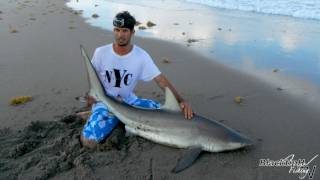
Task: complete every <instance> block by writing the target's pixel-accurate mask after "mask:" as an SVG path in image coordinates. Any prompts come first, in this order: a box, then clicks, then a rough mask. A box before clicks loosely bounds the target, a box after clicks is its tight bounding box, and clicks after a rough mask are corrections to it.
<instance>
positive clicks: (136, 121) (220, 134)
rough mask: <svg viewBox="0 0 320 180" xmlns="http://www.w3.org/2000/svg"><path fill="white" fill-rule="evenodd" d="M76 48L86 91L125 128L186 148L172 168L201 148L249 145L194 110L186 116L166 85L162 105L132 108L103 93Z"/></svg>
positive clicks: (177, 169) (188, 162) (183, 165)
mask: <svg viewBox="0 0 320 180" xmlns="http://www.w3.org/2000/svg"><path fill="white" fill-rule="evenodd" d="M80 48H81V53H82V56H83V58H84V62H85V64H86V68H87V72H88V73H87V75H88V80H89V84H90V90H89V95H90V96H92V97H94V98H95V99H97V100H99V101H102V102H103V103H104V104H106V105H107V106H108V108H109V110H110V111H111V112H112V113H113V114H114V115H115V116H116V117H117V118H118V119H119V120H120V121H121V122H122V123H124V124H125V128H126V131H128V132H129V133H132V134H134V135H138V136H141V137H143V138H146V139H148V140H151V141H153V142H156V143H159V144H163V145H168V146H172V147H176V148H185V149H187V153H185V154H184V156H182V157H181V158H180V159H179V161H178V163H177V165H176V166H175V168H174V169H173V170H172V172H174V173H178V172H180V171H182V170H184V169H186V168H187V167H189V166H191V165H192V163H193V162H194V160H196V159H197V157H198V156H199V155H200V153H201V152H202V151H208V152H222V151H230V150H235V149H239V148H243V147H245V146H249V145H252V141H251V140H250V139H248V138H247V137H245V136H244V135H242V134H240V133H238V132H236V131H235V130H233V129H231V128H229V127H227V126H225V125H223V124H221V123H219V122H217V121H215V120H212V119H211V120H209V119H207V118H204V117H202V116H199V115H197V114H194V116H193V118H192V119H191V120H186V119H185V118H184V116H183V114H182V113H181V110H180V107H179V104H178V102H177V100H176V99H175V97H174V95H173V93H172V92H171V91H170V90H169V88H166V89H165V93H166V94H165V96H166V99H165V103H164V105H163V106H162V108H161V109H157V110H150V109H141V108H136V107H133V106H130V105H127V104H125V103H121V102H119V101H118V100H116V99H115V98H112V97H109V96H107V95H106V93H105V90H104V88H103V86H102V84H101V82H100V79H99V77H98V76H97V73H96V71H95V69H94V67H93V66H92V64H91V61H90V59H89V57H88V55H87V53H86V51H85V50H84V48H83V47H82V46H80Z"/></svg>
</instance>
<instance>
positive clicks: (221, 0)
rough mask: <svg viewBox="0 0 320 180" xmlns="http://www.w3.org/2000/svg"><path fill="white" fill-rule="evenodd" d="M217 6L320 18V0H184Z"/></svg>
mask: <svg viewBox="0 0 320 180" xmlns="http://www.w3.org/2000/svg"><path fill="white" fill-rule="evenodd" d="M182 1H184V2H191V3H197V4H202V5H206V6H210V7H215V8H223V9H233V10H241V11H253V12H258V13H266V14H277V15H286V16H293V17H299V18H308V19H317V20H320V0H182Z"/></svg>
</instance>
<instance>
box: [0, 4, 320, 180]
mask: <svg viewBox="0 0 320 180" xmlns="http://www.w3.org/2000/svg"><path fill="white" fill-rule="evenodd" d="M0 11H1V12H2V13H0V18H1V19H0V37H1V41H0V55H1V56H0V57H1V58H0V74H1V76H0V84H1V90H0V93H1V96H0V113H1V119H0V123H1V125H0V129H1V131H0V135H1V137H0V151H1V155H0V172H1V173H0V179H7V180H8V179H48V178H52V179H245V180H249V179H258V180H262V179H281V180H282V179H298V175H297V174H292V173H291V174H290V173H289V169H290V168H289V167H259V166H258V165H259V159H261V158H265V159H267V158H269V159H271V160H279V159H281V158H285V157H287V156H288V155H290V154H295V159H306V161H309V160H310V159H311V158H312V157H314V156H315V155H316V154H318V153H319V149H320V145H319V140H318V137H319V135H320V133H319V130H318V129H319V127H320V126H319V124H320V122H319V114H320V113H319V111H318V110H319V109H318V107H312V106H309V105H307V104H306V103H304V102H301V101H297V100H296V99H294V98H291V97H290V95H288V94H287V93H286V91H279V90H277V89H276V88H274V87H272V86H269V85H267V84H264V83H262V82H261V81H260V80H258V79H256V78H254V77H251V76H248V75H245V74H243V73H241V72H237V71H234V70H230V69H228V68H226V67H224V66H222V65H220V64H218V63H212V62H211V61H209V60H208V59H206V58H204V57H202V56H201V55H198V54H196V53H195V52H191V51H189V50H188V49H187V48H184V47H182V46H180V45H177V44H173V43H169V42H164V41H159V40H154V39H145V38H138V37H136V38H135V43H136V44H138V45H139V46H141V47H142V48H144V49H146V50H147V51H148V52H149V53H150V54H151V55H152V57H153V58H154V59H155V61H156V64H157V65H158V66H159V68H160V69H161V71H162V72H163V73H164V74H165V75H166V76H167V77H168V78H169V79H170V80H171V81H172V82H173V84H174V85H175V86H176V88H177V89H178V90H179V92H181V94H182V95H183V97H185V98H186V99H187V100H189V102H190V103H191V105H192V106H193V108H194V110H195V111H196V112H197V113H199V114H201V115H204V116H207V117H211V118H214V119H216V120H218V121H220V122H222V123H224V124H226V125H228V126H230V127H232V128H234V129H236V130H238V131H241V132H242V133H243V134H246V135H247V136H249V137H251V138H252V139H253V140H254V142H255V145H254V146H253V147H251V148H249V149H244V150H239V151H234V152H228V153H203V154H202V156H201V157H200V158H199V159H198V160H197V161H196V162H195V164H194V165H193V166H192V167H190V168H188V169H187V170H185V171H183V172H181V173H179V174H172V173H171V169H172V168H173V167H174V165H175V163H176V161H177V159H178V158H179V156H180V155H181V153H183V151H182V150H178V149H175V148H170V147H166V146H162V145H158V144H155V143H152V142H150V141H147V140H144V139H142V138H138V137H124V135H123V132H121V130H119V131H116V132H117V133H114V134H113V136H112V137H111V138H110V139H111V140H110V141H107V142H106V143H105V144H103V145H101V147H100V148H99V149H97V150H93V151H89V150H87V149H85V148H81V146H80V144H79V142H78V140H77V138H78V136H79V133H80V129H81V126H82V124H81V120H80V119H78V118H75V117H74V116H72V114H74V113H75V112H76V111H78V110H81V108H83V107H84V104H82V103H81V102H79V101H77V100H76V97H78V96H81V95H83V94H84V93H85V92H86V91H87V90H88V86H87V82H86V75H85V73H86V72H85V68H84V64H83V63H82V59H81V58H82V57H81V54H80V50H79V45H80V44H83V45H84V46H85V47H86V48H87V49H88V50H89V52H90V53H91V54H92V52H93V50H94V49H95V48H96V47H98V46H101V45H103V44H107V43H111V42H112V38H113V37H112V33H110V32H106V31H104V30H101V29H98V28H94V27H91V26H89V25H87V24H85V23H84V22H83V19H82V18H81V17H80V16H79V15H77V13H74V11H72V10H70V9H68V8H66V7H65V6H64V1H61V0H57V1H49V0H41V1H40V0H28V1H12V0H3V1H1V2H0ZM70 27H72V28H70ZM13 30H16V32H14V31H13ZM163 58H168V59H169V60H170V63H163V61H162V59H163ZM137 94H138V95H140V96H143V97H146V98H153V99H156V100H159V101H162V100H163V95H162V93H161V91H160V89H159V88H158V87H156V85H155V83H153V82H152V83H149V84H147V83H143V84H142V83H141V84H139V86H138V88H137ZM18 95H31V96H33V97H34V100H33V101H31V102H28V103H27V104H25V105H21V106H16V107H13V106H9V105H8V102H9V100H10V98H11V97H14V96H18ZM236 96H242V97H244V101H243V103H242V104H241V105H239V104H236V103H234V97H236ZM70 115H71V116H70ZM319 162H320V158H317V159H315V160H314V161H312V163H311V164H312V166H313V165H318V164H319ZM312 166H311V168H312ZM319 176H320V175H319V170H318V169H316V171H315V174H314V178H315V179H317V178H319Z"/></svg>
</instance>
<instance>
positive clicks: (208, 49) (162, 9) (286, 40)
mask: <svg viewBox="0 0 320 180" xmlns="http://www.w3.org/2000/svg"><path fill="white" fill-rule="evenodd" d="M67 5H68V6H69V7H72V8H73V9H75V10H83V16H84V17H85V18H86V19H87V20H86V21H87V22H88V23H90V24H91V25H93V26H98V27H101V28H104V29H106V30H112V28H113V27H112V18H113V17H114V15H115V14H116V13H117V12H119V11H123V10H128V11H130V12H131V13H132V14H134V16H135V17H136V19H137V20H138V21H140V22H142V23H143V24H142V25H145V24H146V22H147V21H149V20H150V21H152V22H154V23H156V24H157V25H156V26H154V27H152V28H148V29H146V30H138V29H137V28H136V29H137V35H138V36H144V37H152V38H160V39H163V40H169V41H173V42H177V43H180V44H182V45H184V46H188V47H189V48H191V49H193V50H196V51H198V52H200V53H202V54H204V55H206V56H208V57H210V58H213V59H215V60H218V61H219V62H221V63H223V64H227V65H229V66H231V67H234V68H237V69H241V70H244V71H249V70H250V71H252V70H253V69H254V71H256V72H259V71H269V72H271V73H272V71H273V70H274V69H279V72H281V73H282V74H290V75H294V76H298V77H300V78H302V79H307V80H311V81H313V82H315V83H316V84H318V85H320V21H315V20H306V19H297V18H292V17H286V16H275V15H263V14H257V13H251V12H241V11H231V10H219V9H214V8H210V7H206V6H202V5H196V4H188V3H183V2H182V1H178V0H173V1H165V0H162V1H160V0H158V1H152V3H150V1H149V0H141V1H126V0H122V1H121V0H120V1H108V0H93V1H86V0H78V1H77V0H71V1H70V2H69V3H67ZM92 14H98V15H99V18H92V17H91V16H92ZM188 39H196V40H198V41H197V42H194V43H188V42H187V40H188Z"/></svg>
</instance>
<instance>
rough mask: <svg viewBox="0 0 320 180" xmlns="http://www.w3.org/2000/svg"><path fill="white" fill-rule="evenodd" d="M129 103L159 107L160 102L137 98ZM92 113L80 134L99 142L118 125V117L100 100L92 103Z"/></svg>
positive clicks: (143, 106)
mask: <svg viewBox="0 0 320 180" xmlns="http://www.w3.org/2000/svg"><path fill="white" fill-rule="evenodd" d="M129 105H131V106H134V107H136V108H139V107H141V108H144V109H145V108H147V109H160V106H161V104H160V103H158V102H156V101H153V100H150V99H140V98H137V99H136V100H134V101H133V102H131V103H130V104H129ZM91 111H92V114H91V116H90V117H89V119H88V120H87V122H86V124H85V125H84V128H83V130H82V136H83V137H84V138H86V139H89V140H93V141H95V142H98V143H99V142H101V141H103V140H104V139H105V138H106V137H108V136H109V135H110V133H111V132H112V130H113V129H114V128H115V127H116V126H117V125H118V123H119V119H118V118H117V117H115V116H114V115H113V114H112V113H110V112H109V110H108V107H107V106H106V105H105V104H103V103H102V102H97V103H95V104H93V105H92V110H91Z"/></svg>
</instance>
